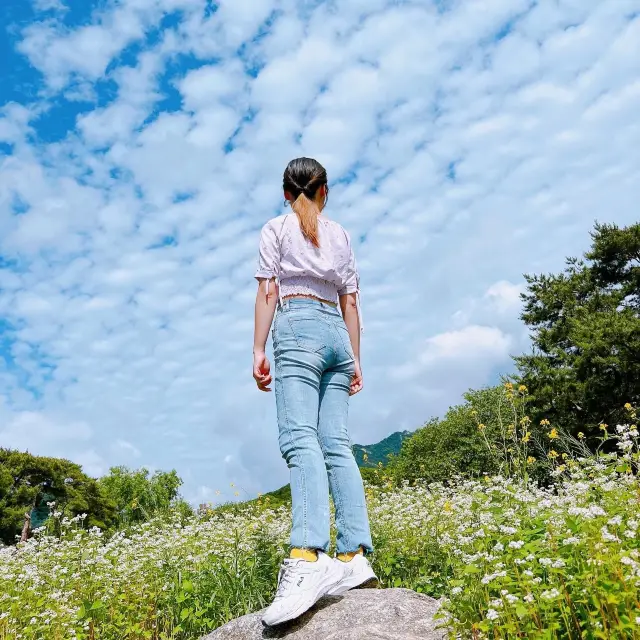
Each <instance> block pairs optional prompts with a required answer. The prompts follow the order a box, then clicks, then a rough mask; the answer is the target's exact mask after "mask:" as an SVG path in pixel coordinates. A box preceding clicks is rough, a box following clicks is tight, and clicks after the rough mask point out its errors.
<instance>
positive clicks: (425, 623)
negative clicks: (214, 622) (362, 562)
mask: <svg viewBox="0 0 640 640" xmlns="http://www.w3.org/2000/svg"><path fill="white" fill-rule="evenodd" d="M437 610H438V602H437V601H436V600H434V599H433V598H429V597H427V596H423V595H421V594H419V593H416V592H415V591H409V590H408V589H356V590H353V591H349V592H348V593H346V594H345V595H344V596H341V597H326V598H323V599H322V600H320V601H319V602H318V603H317V604H316V605H315V607H313V608H312V609H311V610H310V611H308V612H307V613H306V614H305V615H303V616H302V617H300V618H298V619H297V620H294V621H292V622H289V623H286V624H283V625H281V626H279V627H273V628H265V627H263V625H262V622H261V619H260V617H261V614H260V613H254V614H251V615H248V616H244V617H242V618H238V619H237V620H233V621H231V622H229V623H228V624H226V625H225V626H224V627H220V628H219V629H216V630H215V631H214V632H213V633H211V634H209V635H208V636H206V638H203V639H202V640H259V639H262V638H288V639H289V640H442V639H443V638H446V637H447V634H446V632H445V631H444V630H441V629H439V630H437V629H436V627H437V626H438V621H436V620H434V619H433V616H434V614H435V613H436V611H437Z"/></svg>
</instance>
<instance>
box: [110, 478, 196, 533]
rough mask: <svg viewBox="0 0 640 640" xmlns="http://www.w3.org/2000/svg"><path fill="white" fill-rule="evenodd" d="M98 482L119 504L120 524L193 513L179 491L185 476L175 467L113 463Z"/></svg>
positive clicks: (114, 501) (118, 524)
mask: <svg viewBox="0 0 640 640" xmlns="http://www.w3.org/2000/svg"><path fill="white" fill-rule="evenodd" d="M98 483H99V485H100V487H101V488H102V490H103V491H104V493H105V494H106V495H107V496H108V497H109V498H110V499H111V500H112V501H113V503H114V504H115V505H116V515H117V527H118V528H121V527H127V526H132V525H136V524H139V523H141V522H147V521H149V520H151V519H152V518H155V517H157V516H160V515H163V514H164V515H168V514H173V513H176V512H178V513H180V515H181V516H182V517H187V516H189V515H191V513H192V510H191V507H190V506H189V505H188V504H187V503H186V502H185V501H184V500H182V499H181V498H180V495H179V493H178V491H179V489H180V486H181V485H182V480H181V479H180V477H179V476H178V474H177V473H176V471H175V470H172V471H156V472H155V473H154V474H153V475H150V473H149V470H148V469H145V468H142V469H128V468H127V467H122V466H121V467H112V468H111V469H110V470H109V474H108V475H106V476H104V477H102V478H100V479H99V480H98Z"/></svg>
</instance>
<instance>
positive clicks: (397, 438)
mask: <svg viewBox="0 0 640 640" xmlns="http://www.w3.org/2000/svg"><path fill="white" fill-rule="evenodd" d="M412 435H413V434H412V432H411V431H396V433H392V434H391V435H390V436H388V437H386V438H385V439H384V440H381V441H380V442H376V444H368V445H362V444H354V445H353V454H354V456H355V458H356V462H357V463H358V466H359V467H362V468H369V469H370V468H372V467H377V466H378V464H379V463H380V462H382V464H383V465H386V464H387V462H388V461H389V456H390V455H392V454H398V453H400V448H401V447H402V443H403V442H404V441H405V440H406V439H407V438H409V437H410V436H412ZM365 456H366V457H367V459H366V460H365ZM267 496H268V497H269V500H270V503H271V504H272V505H273V506H280V505H283V504H288V503H290V502H291V487H290V486H289V485H288V484H287V485H285V486H284V487H280V489H276V490H275V491H271V492H269V493H267V494H265V495H264V496H263V497H267Z"/></svg>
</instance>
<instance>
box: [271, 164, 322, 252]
mask: <svg viewBox="0 0 640 640" xmlns="http://www.w3.org/2000/svg"><path fill="white" fill-rule="evenodd" d="M282 187H283V189H284V192H285V195H286V197H287V198H289V197H290V198H291V208H292V209H293V210H294V212H295V214H296V215H297V216H298V222H299V223H300V230H301V231H302V235H303V236H304V237H305V238H306V239H307V240H308V241H309V242H310V243H311V244H312V245H313V246H314V247H319V246H320V238H319V234H318V216H319V215H320V211H321V206H322V207H324V205H325V204H326V203H327V197H328V194H329V187H328V186H327V171H326V170H325V168H324V167H323V166H322V165H321V164H320V163H319V162H318V161H317V160H313V159H312V158H296V159H295V160H292V161H291V162H290V163H289V164H288V166H287V168H286V169H285V172H284V176H283V179H282ZM320 187H324V189H325V190H324V204H323V205H321V206H319V205H318V203H317V198H316V195H317V193H318V189H320ZM288 194H290V196H289V195H288Z"/></svg>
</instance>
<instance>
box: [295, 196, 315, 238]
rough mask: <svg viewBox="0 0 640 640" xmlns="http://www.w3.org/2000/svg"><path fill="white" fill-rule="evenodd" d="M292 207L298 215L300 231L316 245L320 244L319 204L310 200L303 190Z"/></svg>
mask: <svg viewBox="0 0 640 640" xmlns="http://www.w3.org/2000/svg"><path fill="white" fill-rule="evenodd" d="M291 208H292V209H293V210H294V211H295V214H296V215H297V216H298V222H299V223H300V231H302V235H303V236H304V237H305V238H306V239H307V240H308V241H309V242H310V243H311V244H312V245H313V246H314V247H319V246H320V240H319V238H318V215H319V214H320V209H318V205H317V204H316V203H315V202H314V201H313V200H310V199H309V198H308V197H307V195H306V194H305V193H304V192H302V193H301V194H300V195H299V196H298V197H297V198H296V199H295V200H294V201H293V202H292V203H291Z"/></svg>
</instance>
